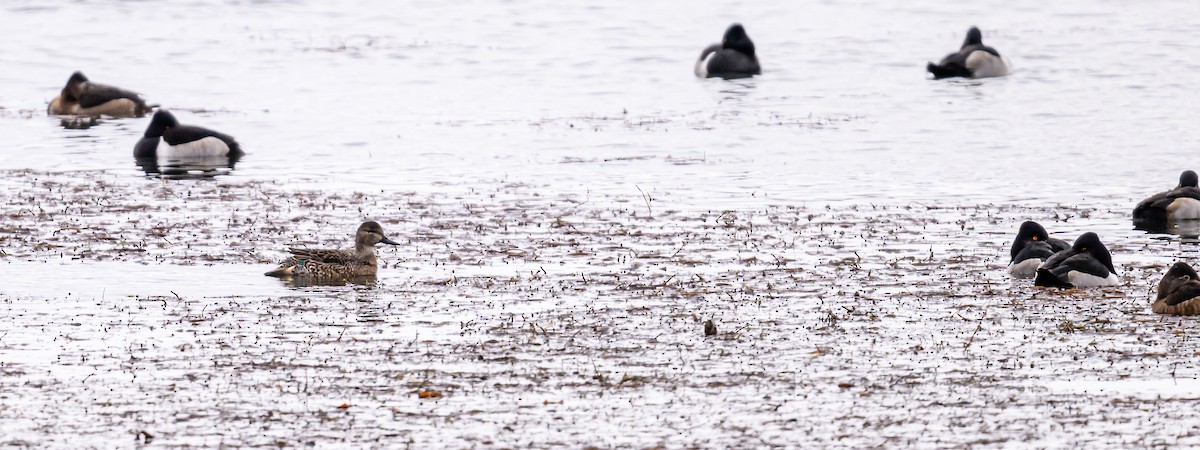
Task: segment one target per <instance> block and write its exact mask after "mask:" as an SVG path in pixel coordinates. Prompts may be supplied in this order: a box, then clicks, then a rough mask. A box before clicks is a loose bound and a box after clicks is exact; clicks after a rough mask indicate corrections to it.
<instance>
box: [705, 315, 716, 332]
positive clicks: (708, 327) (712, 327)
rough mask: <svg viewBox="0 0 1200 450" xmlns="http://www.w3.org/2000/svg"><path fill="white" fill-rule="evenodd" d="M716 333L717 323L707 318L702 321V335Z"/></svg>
mask: <svg viewBox="0 0 1200 450" xmlns="http://www.w3.org/2000/svg"><path fill="white" fill-rule="evenodd" d="M716 334H717V324H716V323H714V322H713V321H712V319H708V320H706V321H704V335H705V336H715V335H716Z"/></svg>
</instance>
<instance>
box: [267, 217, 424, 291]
mask: <svg viewBox="0 0 1200 450" xmlns="http://www.w3.org/2000/svg"><path fill="white" fill-rule="evenodd" d="M377 244H388V245H400V243H399V242H396V241H393V240H391V239H388V237H387V236H386V235H384V234H383V227H382V226H380V225H379V222H375V221H367V222H363V223H362V225H359V226H358V230H357V231H355V232H354V248H350V249H307V248H295V247H291V248H289V249H288V252H290V253H291V254H292V256H290V257H288V258H287V259H285V260H283V262H281V263H280V264H279V267H278V268H276V269H275V270H272V271H270V272H267V273H266V274H265V275H266V276H270V277H279V278H293V277H311V278H325V279H329V278H354V277H371V276H375V273H376V272H378V270H379V268H378V262H377V260H376V258H375V245H377Z"/></svg>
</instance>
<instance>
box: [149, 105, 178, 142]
mask: <svg viewBox="0 0 1200 450" xmlns="http://www.w3.org/2000/svg"><path fill="white" fill-rule="evenodd" d="M177 126H179V121H178V120H175V115H174V114H171V113H170V112H169V111H167V110H165V109H160V110H158V111H155V112H154V117H152V118H150V126H148V127H146V134H144V135H143V136H144V137H148V138H155V137H162V135H163V133H166V132H167V129H169V128H173V127H177Z"/></svg>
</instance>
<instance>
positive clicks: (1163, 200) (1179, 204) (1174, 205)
mask: <svg viewBox="0 0 1200 450" xmlns="http://www.w3.org/2000/svg"><path fill="white" fill-rule="evenodd" d="M1196 184H1197V176H1196V172H1193V171H1190V170H1185V171H1184V172H1183V173H1182V174H1180V175H1179V185H1178V186H1175V189H1171V190H1169V191H1166V192H1159V193H1157V194H1154V195H1152V196H1150V198H1147V199H1145V200H1142V201H1141V203H1138V204H1137V206H1136V207H1134V208H1133V224H1134V225H1135V226H1137V227H1139V228H1161V227H1165V226H1166V225H1167V222H1172V221H1177V220H1195V219H1200V187H1197V186H1196Z"/></svg>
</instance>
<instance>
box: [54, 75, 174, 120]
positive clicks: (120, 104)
mask: <svg viewBox="0 0 1200 450" xmlns="http://www.w3.org/2000/svg"><path fill="white" fill-rule="evenodd" d="M150 108H151V107H150V106H147V105H146V101H145V100H143V99H142V96H141V95H140V94H138V93H137V92H133V91H128V90H125V89H121V88H119V87H113V86H108V85H104V84H99V83H93V82H91V81H89V80H88V78H87V77H86V76H84V75H83V72H75V73H73V74H71V78H70V79H68V80H67V85H66V86H64V87H63V88H62V92H61V93H59V95H58V96H57V97H54V100H51V101H50V106H48V107H47V108H46V113H48V114H52V115H81V116H101V115H103V116H113V117H135V116H136V117H141V116H143V115H145V114H146V113H147V112H149V111H150Z"/></svg>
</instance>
